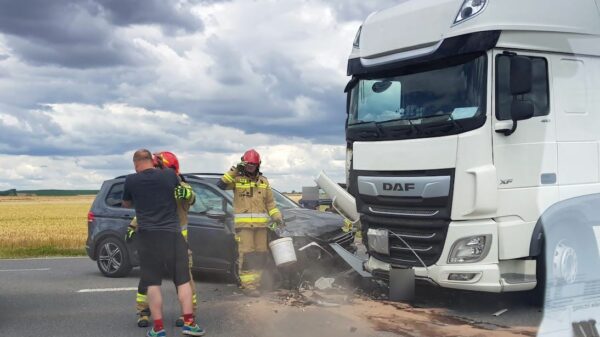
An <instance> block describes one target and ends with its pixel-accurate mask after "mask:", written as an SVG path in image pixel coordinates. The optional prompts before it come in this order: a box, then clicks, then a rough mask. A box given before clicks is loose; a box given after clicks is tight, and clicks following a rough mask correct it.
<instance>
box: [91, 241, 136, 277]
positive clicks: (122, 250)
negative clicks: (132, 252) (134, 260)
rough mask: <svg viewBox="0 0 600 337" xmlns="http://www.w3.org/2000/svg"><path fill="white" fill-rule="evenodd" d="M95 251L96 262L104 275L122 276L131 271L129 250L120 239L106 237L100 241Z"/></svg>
mask: <svg viewBox="0 0 600 337" xmlns="http://www.w3.org/2000/svg"><path fill="white" fill-rule="evenodd" d="M97 252H98V258H97V259H96V263H97V265H98V269H99V270H100V272H101V273H102V274H103V275H104V276H106V277H124V276H127V275H128V274H129V272H130V271H131V269H132V266H131V262H130V261H129V252H128V251H127V248H126V247H125V244H123V242H122V241H121V240H119V239H117V238H115V237H108V238H106V239H104V240H102V241H101V242H100V244H99V245H98V249H97Z"/></svg>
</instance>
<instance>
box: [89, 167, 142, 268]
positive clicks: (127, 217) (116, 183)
mask: <svg viewBox="0 0 600 337" xmlns="http://www.w3.org/2000/svg"><path fill="white" fill-rule="evenodd" d="M124 184H125V179H124V178H118V179H113V180H109V181H107V182H105V183H104V185H103V187H102V191H106V192H105V194H102V195H98V197H97V198H99V200H96V202H95V203H94V206H95V207H94V217H95V219H96V228H95V233H94V238H95V239H97V238H104V237H106V235H107V234H108V235H112V236H115V237H117V238H119V239H120V240H122V242H123V243H125V240H124V239H125V232H126V231H127V226H129V224H130V223H131V220H132V219H133V217H134V216H135V210H134V209H132V208H123V207H122V203H123V188H124ZM98 243H99V242H95V243H94V244H98ZM126 246H127V250H128V252H129V257H130V259H131V261H132V263H133V264H137V263H138V261H139V259H138V255H137V245H136V242H135V241H134V242H132V243H128V244H126Z"/></svg>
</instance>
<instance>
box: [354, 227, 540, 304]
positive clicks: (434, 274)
mask: <svg viewBox="0 0 600 337" xmlns="http://www.w3.org/2000/svg"><path fill="white" fill-rule="evenodd" d="M391 235H397V234H394V233H391V232H386V230H381V229H375V230H373V229H369V231H368V243H369V247H370V249H373V250H374V251H375V252H377V254H379V255H381V256H386V255H389V252H390V248H389V247H388V236H391ZM399 240H401V241H403V242H404V245H405V246H406V245H407V244H408V243H407V240H404V239H402V238H399ZM473 245H479V249H478V250H477V251H478V252H479V255H478V256H475V257H471V256H469V255H465V254H464V253H463V252H464V251H465V250H466V249H464V247H466V248H470V247H472V246H473ZM406 249H408V248H406ZM411 250H412V251H413V253H414V254H418V253H419V250H413V249H411ZM461 254H462V255H461ZM469 258H471V260H469ZM419 260H420V259H419ZM420 261H421V262H422V260H420ZM422 264H423V267H420V266H419V267H417V266H415V267H411V268H412V269H414V273H415V278H416V279H417V280H423V281H427V282H429V283H433V284H436V285H438V286H441V287H444V288H453V289H463V290H473V291H485V292H496V293H498V292H508V291H523V290H531V289H533V288H535V286H536V283H537V282H536V277H535V272H536V261H535V260H533V259H526V258H525V259H512V260H500V259H499V254H498V226H497V223H496V222H495V221H493V220H472V221H460V222H453V223H450V225H449V228H448V233H447V236H446V239H445V242H444V246H443V251H442V253H441V256H440V257H439V259H438V260H437V262H436V263H434V264H432V265H429V266H427V267H425V264H424V263H422ZM363 267H364V269H365V270H366V271H368V272H370V273H371V274H373V275H374V277H381V278H386V279H390V278H389V275H390V273H391V271H392V268H394V269H396V268H398V269H403V268H404V269H405V268H407V267H406V266H400V265H398V266H396V265H391V264H390V263H388V262H385V261H381V260H378V259H377V258H375V257H374V256H372V255H371V256H369V257H368V259H367V260H366V261H365V262H364V265H363Z"/></svg>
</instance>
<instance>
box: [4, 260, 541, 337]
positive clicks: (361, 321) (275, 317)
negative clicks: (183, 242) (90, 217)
mask: <svg viewBox="0 0 600 337" xmlns="http://www.w3.org/2000/svg"><path fill="white" fill-rule="evenodd" d="M198 276H199V277H198V278H199V279H201V280H200V282H197V289H198V294H199V299H200V315H199V323H200V324H201V325H202V326H203V327H205V329H206V330H207V336H208V335H209V336H228V337H230V336H244V337H252V336H290V337H296V336H298V337H299V336H327V337H336V336H350V335H353V336H396V335H399V336H421V335H423V336H425V335H427V333H425V332H423V331H431V330H418V329H417V330H411V327H397V326H396V327H394V326H392V325H390V324H391V323H390V322H392V323H393V322H396V321H400V320H401V319H402V318H403V316H402V314H403V312H405V311H406V312H410V313H411V315H413V314H419V315H421V314H422V317H425V320H427V319H430V318H428V317H429V316H427V315H429V314H431V313H432V312H433V310H435V312H436V317H438V319H437V320H438V321H443V322H442V323H439V322H438V323H436V325H435V327H434V328H439V329H449V328H448V327H449V326H451V325H460V326H463V325H465V321H468V322H470V323H468V324H467V325H470V326H467V327H468V328H469V329H474V328H477V329H479V327H481V331H480V332H478V334H474V335H473V336H475V335H476V336H485V335H489V336H494V335H495V331H496V329H504V327H520V328H523V327H524V328H527V329H526V330H527V331H529V332H528V333H526V334H523V335H526V336H531V335H532V333H531V331H535V329H536V327H537V326H538V324H539V322H540V320H541V318H542V313H541V312H540V310H539V309H538V308H536V307H534V306H531V305H528V304H526V303H525V301H523V298H522V296H523V295H522V294H521V295H520V294H504V295H498V294H479V293H467V292H455V291H448V290H441V289H436V288H432V287H422V286H419V287H418V288H417V295H418V297H419V299H418V300H417V301H416V302H415V307H411V308H409V309H410V310H409V309H406V308H403V307H394V306H393V305H390V304H389V303H388V304H383V303H381V302H377V301H368V300H359V301H357V302H356V303H355V304H348V305H345V306H344V308H343V309H342V308H324V307H317V306H314V305H313V306H307V307H295V306H290V305H287V304H285V303H283V301H281V298H280V297H281V296H279V297H278V295H276V294H275V293H272V294H267V295H264V296H263V297H261V298H260V299H251V298H246V297H245V296H243V295H241V294H239V293H238V291H237V289H236V287H234V286H233V285H230V284H227V283H226V282H225V281H224V280H223V278H222V277H219V276H216V275H198ZM138 278H139V271H138V270H137V269H134V271H133V272H132V273H131V274H130V275H129V276H128V277H125V278H119V279H109V278H105V277H103V276H102V275H101V274H100V272H99V271H98V269H97V267H96V264H95V262H93V261H91V260H90V259H88V258H52V259H24V260H0V336H3V337H13V336H14V337H28V336H35V337H39V336H79V337H82V336H90V337H91V336H93V337H96V336H103V337H105V336H143V335H144V334H145V329H140V328H138V327H137V326H136V324H135V322H136V316H135V310H134V305H135V303H134V301H135V293H136V287H137V282H138ZM163 295H164V298H165V308H164V312H165V323H166V327H167V333H168V335H169V336H177V335H181V333H180V331H179V329H178V328H176V327H174V323H172V322H174V320H175V319H176V318H177V316H178V315H179V306H178V303H177V300H176V295H175V291H174V288H173V286H172V284H171V283H170V281H165V282H164V284H163ZM438 309H439V310H438ZM500 309H508V311H507V312H506V313H504V314H503V315H501V316H499V317H494V316H492V314H493V313H494V312H496V311H498V310H500ZM419 310H420V311H419ZM375 311H377V312H378V314H377V315H375V314H371V312H375ZM439 312H443V316H444V319H443V320H440V319H439V317H440V316H439V315H438V314H437V313H439ZM453 318H457V319H456V320H453ZM383 319H388V321H389V322H387V323H385V322H383V321H382V320H383ZM407 319H408V318H407ZM412 319H414V317H413V318H411V320H412ZM430 320H431V319H430ZM433 321H435V320H433ZM382 322H383V323H382ZM408 322H410V321H408ZM384 323H385V324H384ZM409 325H410V323H409ZM444 326H445V327H444ZM430 328H431V327H430ZM428 329H429V328H428ZM410 331H412V332H410ZM473 333H475V332H473ZM433 334H436V335H438V336H439V335H440V334H439V333H434V332H432V335H433ZM465 335H468V334H466V333H465ZM517 335H520V334H517ZM533 335H535V334H533ZM510 336H513V335H510Z"/></svg>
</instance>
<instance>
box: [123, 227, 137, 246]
mask: <svg viewBox="0 0 600 337" xmlns="http://www.w3.org/2000/svg"><path fill="white" fill-rule="evenodd" d="M134 237H135V227H133V226H131V225H129V226H127V233H126V234H125V241H126V242H127V243H131V242H132V241H133V238H134Z"/></svg>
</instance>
